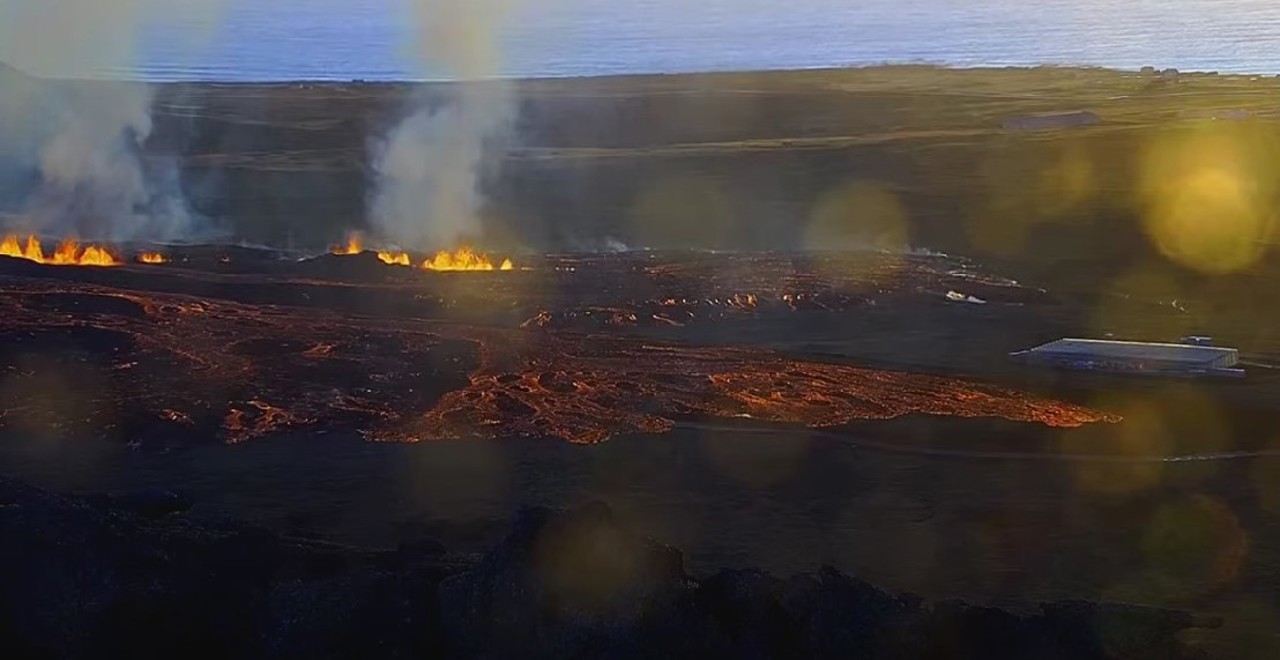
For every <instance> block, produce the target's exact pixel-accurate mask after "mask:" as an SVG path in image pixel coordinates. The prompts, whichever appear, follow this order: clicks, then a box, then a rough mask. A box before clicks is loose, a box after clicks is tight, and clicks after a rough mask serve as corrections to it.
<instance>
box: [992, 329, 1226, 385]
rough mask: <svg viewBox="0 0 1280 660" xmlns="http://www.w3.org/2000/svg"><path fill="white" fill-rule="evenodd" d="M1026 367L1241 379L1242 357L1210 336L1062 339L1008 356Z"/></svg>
mask: <svg viewBox="0 0 1280 660" xmlns="http://www.w3.org/2000/svg"><path fill="white" fill-rule="evenodd" d="M1009 357H1010V359H1012V360H1014V361H1015V362H1021V363H1023V364H1030V365H1035V366H1041V367H1051V368H1057V369H1072V370H1077V371H1105V372H1110V373H1131V374H1146V375H1159V376H1185V377H1194V376H1231V377H1240V376H1243V375H1244V370H1243V369H1240V368H1239V367H1238V365H1239V362H1240V354H1239V352H1238V351H1237V350H1236V349H1234V348H1223V347H1218V346H1214V345H1213V342H1212V339H1211V338H1209V337H1199V336H1197V337H1187V338H1184V339H1183V343H1180V344H1161V343H1149V342H1137V341H1112V340H1105V339H1059V340H1058V341H1054V342H1050V343H1048V344H1045V345H1043V346H1037V347H1035V348H1032V349H1028V350H1025V351H1017V352H1014V353H1010V354H1009Z"/></svg>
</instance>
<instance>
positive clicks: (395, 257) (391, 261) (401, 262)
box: [378, 252, 413, 266]
mask: <svg viewBox="0 0 1280 660" xmlns="http://www.w3.org/2000/svg"><path fill="white" fill-rule="evenodd" d="M378 259H381V260H382V263H384V264H387V265H388V266H411V265H413V263H412V262H411V261H410V260H409V254H408V253H407V252H379V253H378Z"/></svg>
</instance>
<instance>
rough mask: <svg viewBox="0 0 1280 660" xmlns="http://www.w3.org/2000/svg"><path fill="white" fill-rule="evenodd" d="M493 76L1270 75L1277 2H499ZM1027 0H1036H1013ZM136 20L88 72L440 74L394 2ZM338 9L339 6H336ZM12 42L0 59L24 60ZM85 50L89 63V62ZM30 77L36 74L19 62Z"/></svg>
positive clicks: (180, 76)
mask: <svg viewBox="0 0 1280 660" xmlns="http://www.w3.org/2000/svg"><path fill="white" fill-rule="evenodd" d="M509 4H511V5H513V6H515V7H518V8H519V9H518V10H515V9H513V10H512V12H511V14H510V15H509V16H507V20H505V21H503V22H502V23H501V26H502V27H501V29H500V33H499V38H498V40H497V41H498V51H499V52H498V53H497V55H498V57H497V58H496V61H495V66H494V70H493V71H492V72H491V73H490V74H489V75H487V76H484V77H494V78H567V77H588V76H611V75H627V74H640V75H643V74H678V73H700V72H722V71H768V70H793V69H827V68H849V67H863V66H876V65H894V64H917V65H939V66H949V67H961V68H971V67H986V66H993V67H1004V66H1040V65H1051V66H1055V65H1056V66H1086V67H1104V68H1112V69H1121V70H1137V69H1140V68H1142V67H1144V66H1155V67H1157V68H1169V67H1172V68H1177V69H1181V70H1186V71H1216V72H1220V73H1236V74H1280V49H1277V48H1273V47H1272V46H1273V45H1275V44H1280V3H1264V2H1257V1H1254V0H1241V1H1237V2H1223V1H1221V0H1166V1H1164V2H1154V1H1152V0H1134V1H1133V2H1130V3H1126V5H1125V6H1123V7H1118V6H1114V5H1113V4H1112V3H1108V2H1105V1H1104V0H1040V1H1038V2H1036V3H1017V2H1014V1H1013V0H976V1H975V2H972V3H966V4H965V5H964V6H954V5H955V3H951V2H947V1H946V0H863V1H862V2H857V3H850V2H844V1H842V0H794V2H792V3H790V6H788V7H785V8H779V6H778V4H777V3H776V2H772V1H771V0H705V2H703V3H699V5H698V6H696V7H686V8H681V9H679V10H678V11H677V10H675V9H673V6H674V5H673V3H672V2H670V1H669V0H635V1H633V2H628V3H600V2H590V1H588V0H557V1H554V2H536V3H535V2H532V1H530V2H524V3H514V2H513V3H509ZM1028 4H1034V5H1035V6H1026V5H1028ZM224 5H225V6H223V7H222V10H221V11H219V12H217V13H210V12H203V13H198V14H192V15H190V16H187V15H184V14H182V13H181V12H178V13H176V14H173V15H170V16H167V17H166V20H165V21H159V20H157V21H156V22H155V23H153V24H148V25H145V26H141V27H140V29H139V30H138V35H137V39H136V40H137V43H136V44H135V46H134V48H133V51H134V52H133V53H132V55H131V56H130V57H129V58H128V59H129V61H128V62H127V63H124V62H114V63H112V62H110V61H107V62H106V63H105V64H103V63H101V62H96V61H94V63H93V65H92V66H93V68H92V69H91V70H87V71H81V72H79V73H80V74H82V75H83V74H86V73H87V74H89V75H92V76H93V77H108V78H130V79H141V80H146V81H152V82H174V81H210V82H212V81H221V82H272V81H281V82H288V81H351V80H366V81H417V80H447V79H454V78H456V77H457V76H454V75H452V72H450V71H448V70H432V68H431V67H429V66H428V67H426V68H425V69H424V68H422V67H419V66H415V62H414V58H413V57H412V55H411V52H410V51H411V46H412V44H413V42H414V38H415V37H414V34H413V33H412V31H411V29H410V27H409V25H410V23H411V20H410V14H409V7H408V0H386V1H384V2H378V3H372V2H369V3H366V2H360V3H315V2H307V1H306V0H271V1H268V2H258V3H252V2H249V1H248V0H228V2H226V3H224ZM339 5H341V6H339ZM21 55H22V54H21V53H8V52H6V51H5V49H4V47H3V44H0V59H5V60H9V61H10V63H11V64H13V65H15V66H18V67H19V68H22V69H25V70H31V69H33V68H34V69H38V68H39V66H38V63H24V62H23V61H22V57H21ZM90 61H92V60H90ZM32 72H33V73H37V74H39V73H42V72H41V71H38V70H37V71H32Z"/></svg>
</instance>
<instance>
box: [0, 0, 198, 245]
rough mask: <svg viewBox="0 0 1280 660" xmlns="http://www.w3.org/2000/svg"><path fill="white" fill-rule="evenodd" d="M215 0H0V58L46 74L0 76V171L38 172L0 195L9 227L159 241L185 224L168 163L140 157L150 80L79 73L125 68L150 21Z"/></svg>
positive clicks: (188, 221) (147, 125)
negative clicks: (0, 105)
mask: <svg viewBox="0 0 1280 660" xmlns="http://www.w3.org/2000/svg"><path fill="white" fill-rule="evenodd" d="M219 3H220V0H188V1H187V2H182V3H177V2H169V1H167V0H0V61H4V62H6V63H8V64H11V65H13V66H14V67H16V68H18V69H20V70H22V71H24V72H27V73H31V74H35V75H38V76H48V77H50V78H53V79H55V80H42V81H32V80H29V79H25V78H23V77H21V76H17V75H13V74H12V73H10V74H8V75H3V74H0V98H4V99H5V104H4V109H5V110H6V111H10V114H8V115H7V116H6V117H5V118H4V120H3V121H0V168H8V169H10V170H13V169H19V170H26V171H29V172H30V173H31V174H32V175H34V177H35V178H36V179H37V181H35V182H34V184H33V185H32V186H28V187H27V189H25V190H23V191H21V193H22V194H21V197H22V199H0V209H4V210H7V211H10V218H11V221H10V222H8V223H7V224H9V225H16V227H11V228H18V229H23V230H26V231H33V232H37V233H42V234H50V235H60V234H68V233H74V234H78V235H80V236H82V237H84V238H106V239H116V240H125V239H148V240H170V239H174V238H178V237H181V236H183V235H185V234H187V233H188V232H189V231H190V230H191V229H192V228H193V227H192V225H193V221H192V218H191V215H190V213H189V212H188V210H187V206H186V203H185V201H184V200H183V198H182V195H181V191H180V187H179V185H178V176H177V172H176V170H175V169H174V168H173V167H171V166H165V165H163V164H160V163H154V162H152V163H148V162H146V161H145V160H144V158H143V155H142V153H143V152H142V148H143V145H144V144H145V142H146V140H147V138H148V137H149V136H150V135H151V130H152V121H151V102H152V90H151V87H150V86H148V85H145V84H141V83H132V82H118V81H117V82H107V81H102V80H97V81H92V82H88V81H86V80H87V79H92V78H99V77H101V76H102V75H104V73H107V72H121V71H128V70H130V69H132V68H133V64H134V59H135V56H136V53H137V50H138V42H139V39H140V36H141V34H142V31H143V29H144V28H145V26H146V25H148V24H149V23H154V24H156V25H163V24H164V23H165V19H167V18H173V17H178V16H179V15H180V16H181V17H183V18H190V17H191V16H193V15H194V14H195V13H202V14H205V15H207V14H208V13H210V12H213V11H215V10H216V9H217V5H218V4H219ZM0 174H3V173H0ZM7 193H8V194H10V195H15V194H16V193H15V192H14V191H13V190H7Z"/></svg>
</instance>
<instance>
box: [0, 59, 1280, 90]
mask: <svg viewBox="0 0 1280 660" xmlns="http://www.w3.org/2000/svg"><path fill="white" fill-rule="evenodd" d="M0 66H5V63H3V62H0ZM1150 66H1152V67H1154V68H1155V69H1156V70H1157V71H1160V70H1165V69H1170V68H1175V69H1176V68H1177V67H1165V66H1161V65H1154V64H1153V65H1150ZM9 68H11V69H13V70H15V71H19V72H21V73H23V74H24V75H27V76H30V77H32V78H37V79H40V80H50V81H61V82H95V83H101V82H117V83H142V84H148V85H157V86H161V85H209V86H218V87H226V86H256V87H270V86H279V85H388V86H401V85H454V84H466V83H522V82H534V83H536V82H558V81H573V80H584V81H591V80H595V81H604V80H619V81H636V80H646V79H655V80H671V79H677V78H708V77H734V76H785V75H794V74H821V73H853V72H872V73H874V72H877V71H885V72H890V71H894V70H903V71H905V70H933V71H939V72H942V71H957V72H961V71H968V72H984V71H987V72H994V71H1058V72H1070V71H1080V72H1094V73H1112V74H1133V75H1136V74H1138V73H1140V72H1141V71H1142V67H1139V68H1124V67H1110V66H1095V65H1088V64H1052V63H1048V64H1026V65H1014V64H1011V65H1000V64H982V65H967V64H936V63H926V62H920V63H915V62H902V63H880V64H865V65H853V66H815V67H801V68H787V69H712V70H706V71H677V72H636V73H602V74H597V75H591V74H588V75H544V76H513V77H494V78H475V79H467V80H448V79H427V78H423V79H413V78H403V79H389V78H349V79H343V78H336V77H335V78H280V79H263V80H236V79H217V78H191V79H179V78H173V79H149V78H109V77H100V78H99V77H94V78H64V77H55V76H40V75H36V74H32V73H28V72H26V71H23V70H22V69H19V68H17V67H13V66H9ZM1177 70H1178V72H1179V73H1180V74H1182V75H1189V76H1219V77H1223V78H1246V79H1247V78H1269V77H1280V73H1245V72H1234V71H1233V72H1222V71H1212V70H1196V69H1177Z"/></svg>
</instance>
